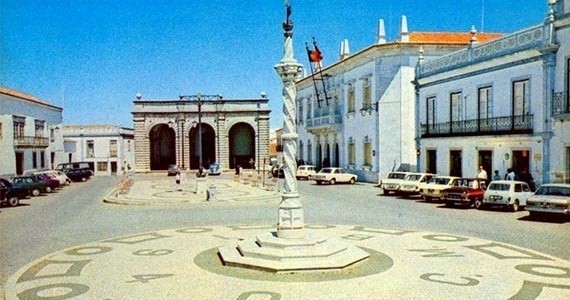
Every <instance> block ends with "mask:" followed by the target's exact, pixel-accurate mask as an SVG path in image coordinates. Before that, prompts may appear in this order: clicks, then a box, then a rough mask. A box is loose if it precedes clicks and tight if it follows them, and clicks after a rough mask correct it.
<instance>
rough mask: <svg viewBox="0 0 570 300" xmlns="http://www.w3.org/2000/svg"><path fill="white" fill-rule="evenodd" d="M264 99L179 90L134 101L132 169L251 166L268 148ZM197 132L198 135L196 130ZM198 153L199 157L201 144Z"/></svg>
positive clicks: (265, 155)
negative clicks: (177, 93) (175, 93)
mask: <svg viewBox="0 0 570 300" xmlns="http://www.w3.org/2000/svg"><path fill="white" fill-rule="evenodd" d="M268 102H269V99H268V98H266V97H265V94H262V95H261V98H259V99H239V100H227V99H223V98H222V96H219V95H200V94H198V95H191V96H183V95H181V96H180V97H179V99H178V100H142V96H140V94H139V95H137V99H136V100H135V101H133V103H134V108H133V112H132V114H133V123H134V131H135V171H136V172H149V171H153V170H166V169H167V168H168V165H170V164H177V165H178V166H180V167H182V168H190V169H198V168H199V167H200V160H201V161H202V165H203V166H204V167H205V168H208V167H209V165H210V164H211V163H213V162H217V163H219V164H220V167H221V169H222V170H227V169H233V168H235V167H236V166H237V165H241V166H242V167H243V168H246V169H247V168H255V167H257V166H261V165H262V164H263V159H264V158H267V157H268V151H269V113H270V112H271V110H270V109H269V108H268ZM199 132H201V134H199ZM200 144H201V145H202V147H201V148H202V153H201V154H202V155H201V158H200V146H199V145H200Z"/></svg>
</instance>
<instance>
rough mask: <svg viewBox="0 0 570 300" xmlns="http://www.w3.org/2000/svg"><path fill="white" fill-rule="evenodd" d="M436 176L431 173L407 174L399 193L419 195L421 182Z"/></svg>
mask: <svg viewBox="0 0 570 300" xmlns="http://www.w3.org/2000/svg"><path fill="white" fill-rule="evenodd" d="M435 176H436V175H435V174H430V173H410V174H408V175H406V177H405V178H404V180H403V181H402V182H401V183H400V187H399V188H398V191H397V193H398V194H404V195H419V194H420V184H421V183H425V182H427V181H428V180H430V179H431V178H432V177H435Z"/></svg>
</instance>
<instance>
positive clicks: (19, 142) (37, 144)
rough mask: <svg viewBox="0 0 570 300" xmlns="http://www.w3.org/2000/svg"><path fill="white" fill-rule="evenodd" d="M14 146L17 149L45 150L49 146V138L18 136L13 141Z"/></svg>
mask: <svg viewBox="0 0 570 300" xmlns="http://www.w3.org/2000/svg"><path fill="white" fill-rule="evenodd" d="M14 146H15V147H19V148H47V147H48V146H49V138H44V137H35V136H20V137H16V138H15V139H14Z"/></svg>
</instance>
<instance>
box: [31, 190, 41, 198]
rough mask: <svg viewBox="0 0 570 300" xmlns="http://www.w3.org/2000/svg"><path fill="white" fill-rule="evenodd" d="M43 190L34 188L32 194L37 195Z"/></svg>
mask: <svg viewBox="0 0 570 300" xmlns="http://www.w3.org/2000/svg"><path fill="white" fill-rule="evenodd" d="M41 193H42V192H41V191H40V190H39V189H33V190H32V196H34V197H37V196H39V195H40V194H41Z"/></svg>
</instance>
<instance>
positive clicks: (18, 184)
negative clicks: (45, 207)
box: [10, 176, 47, 197]
mask: <svg viewBox="0 0 570 300" xmlns="http://www.w3.org/2000/svg"><path fill="white" fill-rule="evenodd" d="M10 183H11V184H12V186H13V187H15V188H19V189H23V190H26V191H27V192H28V195H32V196H34V197H37V196H39V195H41V194H42V193H46V192H47V184H46V183H45V182H43V181H39V180H37V179H36V178H35V177H33V176H16V177H13V178H12V179H11V180H10Z"/></svg>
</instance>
